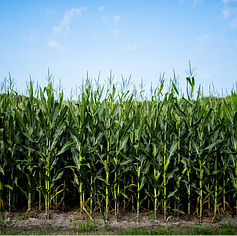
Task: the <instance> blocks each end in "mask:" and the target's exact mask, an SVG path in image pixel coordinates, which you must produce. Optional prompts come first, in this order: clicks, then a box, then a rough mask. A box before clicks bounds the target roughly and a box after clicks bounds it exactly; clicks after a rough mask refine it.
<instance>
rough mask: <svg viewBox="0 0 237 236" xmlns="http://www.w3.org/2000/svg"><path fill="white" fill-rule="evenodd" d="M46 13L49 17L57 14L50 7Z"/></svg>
mask: <svg viewBox="0 0 237 236" xmlns="http://www.w3.org/2000/svg"><path fill="white" fill-rule="evenodd" d="M45 13H46V14H47V15H52V14H54V13H55V11H54V10H53V9H51V8H50V7H48V8H47V9H46V11H45Z"/></svg>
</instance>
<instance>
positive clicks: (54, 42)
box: [49, 40, 59, 48]
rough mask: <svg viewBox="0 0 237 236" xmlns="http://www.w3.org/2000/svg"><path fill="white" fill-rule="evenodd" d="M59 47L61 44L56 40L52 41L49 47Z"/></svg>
mask: <svg viewBox="0 0 237 236" xmlns="http://www.w3.org/2000/svg"><path fill="white" fill-rule="evenodd" d="M58 45H59V43H58V42H57V41H56V40H50V42H49V46H50V47H52V48H53V47H57V46H58Z"/></svg>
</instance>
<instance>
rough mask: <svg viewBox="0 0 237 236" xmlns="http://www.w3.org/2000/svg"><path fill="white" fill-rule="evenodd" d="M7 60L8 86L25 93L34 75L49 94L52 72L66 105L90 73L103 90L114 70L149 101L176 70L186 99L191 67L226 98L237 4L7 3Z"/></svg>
mask: <svg viewBox="0 0 237 236" xmlns="http://www.w3.org/2000/svg"><path fill="white" fill-rule="evenodd" d="M0 52H1V59H0V81H1V82H2V81H3V80H4V78H5V77H8V73H9V72H10V73H11V76H12V78H14V79H15V81H16V82H17V83H16V85H15V88H16V89H17V91H18V92H20V93H22V92H23V93H24V92H25V89H26V81H29V74H30V75H31V78H32V80H34V82H35V84H36V82H37V81H38V83H39V85H40V86H45V85H46V84H47V81H46V78H45V77H46V75H47V70H48V68H49V69H50V73H53V74H54V84H55V86H57V85H58V84H59V79H60V78H61V80H62V85H63V88H65V89H64V92H65V97H68V96H69V94H70V91H71V89H72V91H75V88H76V86H80V85H81V83H82V78H84V79H85V78H86V76H87V71H88V73H89V77H90V78H97V77H98V74H99V72H100V79H101V80H100V82H101V84H103V83H105V82H104V81H105V80H106V79H107V78H108V77H109V74H110V70H112V74H113V75H114V81H115V82H118V83H121V75H123V77H124V78H128V77H129V76H130V75H132V81H134V84H136V86H137V88H138V85H139V83H141V79H143V81H144V83H145V84H146V86H145V89H146V91H147V93H148V94H149V88H150V86H151V83H152V85H153V87H154V86H156V85H157V82H158V81H159V76H160V74H162V73H163V72H165V79H166V80H167V81H169V79H170V78H172V77H173V69H174V70H175V73H176V75H177V76H178V78H179V85H180V89H182V91H183V92H185V88H186V79H185V78H186V76H187V74H186V72H185V70H187V69H188V65H189V60H190V61H191V64H192V66H193V67H194V68H195V67H197V70H196V73H197V75H196V85H197V86H198V85H199V84H200V85H201V86H202V87H203V91H204V94H205V95H208V94H209V85H211V84H212V83H214V86H215V90H217V91H218V93H219V94H220V95H221V94H222V90H223V92H224V95H226V93H230V91H231V89H232V88H233V85H234V84H235V82H236V81H237V73H236V68H237V0H155V1H152V0H147V1H139V0H136V1H134V0H129V1H128V0H126V1H124V0H120V1H117V0H114V1H109V0H103V1H90V0H88V1H78V0H77V1H76V0H68V1H60V0H57V1H56V0H52V1H46V0H30V1H27V0H22V1H17V0H8V1H1V3H0ZM131 89H132V88H131Z"/></svg>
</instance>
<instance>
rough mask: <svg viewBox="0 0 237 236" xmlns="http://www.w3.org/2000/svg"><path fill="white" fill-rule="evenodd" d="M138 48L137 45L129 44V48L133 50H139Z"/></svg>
mask: <svg viewBox="0 0 237 236" xmlns="http://www.w3.org/2000/svg"><path fill="white" fill-rule="evenodd" d="M137 48H138V47H137V45H134V46H132V45H131V44H129V45H128V47H127V49H128V50H131V51H133V50H137Z"/></svg>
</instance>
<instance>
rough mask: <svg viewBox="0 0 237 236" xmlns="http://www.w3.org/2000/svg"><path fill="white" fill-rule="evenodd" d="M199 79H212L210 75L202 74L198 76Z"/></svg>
mask: <svg viewBox="0 0 237 236" xmlns="http://www.w3.org/2000/svg"><path fill="white" fill-rule="evenodd" d="M200 78H201V79H210V78H212V75H206V74H202V75H201V76H200Z"/></svg>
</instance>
